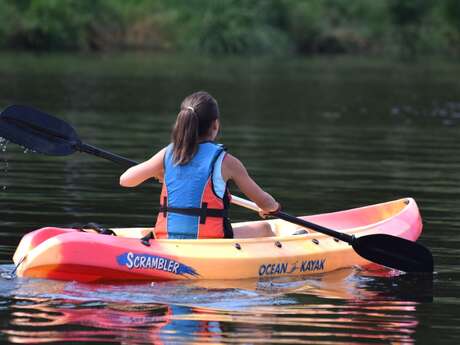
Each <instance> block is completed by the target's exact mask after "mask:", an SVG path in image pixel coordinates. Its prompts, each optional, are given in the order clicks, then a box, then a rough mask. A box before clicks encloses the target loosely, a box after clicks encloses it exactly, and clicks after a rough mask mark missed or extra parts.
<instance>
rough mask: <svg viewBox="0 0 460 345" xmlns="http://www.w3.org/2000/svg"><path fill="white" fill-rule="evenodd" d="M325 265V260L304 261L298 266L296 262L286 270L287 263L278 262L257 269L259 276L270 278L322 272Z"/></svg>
mask: <svg viewBox="0 0 460 345" xmlns="http://www.w3.org/2000/svg"><path fill="white" fill-rule="evenodd" d="M325 264H326V259H319V260H304V261H302V263H301V264H300V265H298V262H297V261H296V262H295V263H293V264H291V268H290V269H289V270H288V266H289V263H287V262H278V263H274V264H263V265H260V267H259V276H272V275H279V274H284V273H288V274H292V273H294V272H297V271H298V272H300V273H302V272H312V271H322V270H324V265H325Z"/></svg>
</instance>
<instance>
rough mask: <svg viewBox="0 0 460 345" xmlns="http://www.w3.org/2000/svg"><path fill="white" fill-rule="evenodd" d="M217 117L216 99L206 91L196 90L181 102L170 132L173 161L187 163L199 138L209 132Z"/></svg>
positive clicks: (196, 148) (195, 148)
mask: <svg viewBox="0 0 460 345" xmlns="http://www.w3.org/2000/svg"><path fill="white" fill-rule="evenodd" d="M218 118H219V106H218V104H217V101H216V100H215V99H214V98H213V97H212V96H211V95H210V94H209V93H207V92H205V91H198V92H195V93H192V94H191V95H190V96H187V97H186V98H185V99H184V100H183V101H182V103H181V106H180V111H179V114H178V115H177V119H176V123H175V124H174V128H173V130H172V134H171V140H172V143H173V161H174V163H176V164H187V163H188V162H190V161H191V160H192V158H193V156H194V155H195V153H196V151H197V150H198V144H199V139H200V138H203V137H204V136H206V135H207V134H208V133H209V130H210V128H211V126H212V123H213V122H214V121H215V120H217V119H218Z"/></svg>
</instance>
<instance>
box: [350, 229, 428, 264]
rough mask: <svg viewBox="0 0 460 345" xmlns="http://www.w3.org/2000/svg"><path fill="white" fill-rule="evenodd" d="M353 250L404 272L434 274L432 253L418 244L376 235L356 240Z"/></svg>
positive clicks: (398, 238) (366, 257) (368, 258)
mask: <svg viewBox="0 0 460 345" xmlns="http://www.w3.org/2000/svg"><path fill="white" fill-rule="evenodd" d="M352 246H353V249H354V250H355V251H356V252H357V253H358V254H359V255H361V256H362V257H363V258H365V259H367V260H369V261H372V262H375V263H378V264H380V265H383V266H386V267H390V268H394V269H397V270H400V271H404V272H413V273H415V272H420V273H432V272H433V256H432V254H431V252H430V251H429V250H428V249H427V248H425V247H424V246H422V245H421V244H418V243H416V242H412V241H409V240H406V239H403V238H400V237H395V236H390V235H385V234H376V235H368V236H362V237H358V238H356V239H355V240H354V241H353V243H352Z"/></svg>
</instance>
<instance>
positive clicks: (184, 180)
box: [155, 141, 233, 239]
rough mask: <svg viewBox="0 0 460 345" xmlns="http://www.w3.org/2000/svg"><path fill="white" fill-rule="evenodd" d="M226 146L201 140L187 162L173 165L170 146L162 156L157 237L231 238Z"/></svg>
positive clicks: (156, 227)
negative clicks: (225, 159) (162, 165)
mask: <svg viewBox="0 0 460 345" xmlns="http://www.w3.org/2000/svg"><path fill="white" fill-rule="evenodd" d="M225 155H226V152H225V148H224V147H223V146H222V145H220V144H217V143H214V142H210V141H208V142H203V143H200V144H199V146H198V150H197V152H196V153H195V155H194V157H193V158H192V160H191V161H190V162H188V163H187V164H183V165H181V164H175V163H174V160H173V145H172V144H170V145H169V146H168V147H167V149H166V152H165V157H164V181H163V189H162V192H161V197H160V204H161V207H160V212H159V214H158V217H157V223H156V225H155V234H156V237H157V238H170V239H172V238H175V239H198V238H232V237H233V231H232V229H231V225H230V221H229V219H228V208H229V204H230V194H229V192H228V189H227V184H226V182H225V181H224V179H223V177H222V169H221V166H222V161H223V159H224V158H225Z"/></svg>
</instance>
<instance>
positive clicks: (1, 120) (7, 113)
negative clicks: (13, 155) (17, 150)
mask: <svg viewBox="0 0 460 345" xmlns="http://www.w3.org/2000/svg"><path fill="white" fill-rule="evenodd" d="M0 137H3V138H5V139H7V140H9V141H11V142H13V143H15V144H18V145H21V146H23V147H25V148H27V149H30V150H33V151H35V152H39V153H44V154H48V155H53V156H66V155H70V154H72V153H74V152H75V151H76V149H75V147H76V145H79V143H80V139H79V138H78V135H77V133H76V132H75V130H74V129H73V128H72V127H71V126H70V125H69V124H67V123H66V122H64V121H62V120H60V119H58V118H56V117H54V116H52V115H49V114H46V113H43V112H41V111H39V110H36V109H33V108H30V107H25V106H21V105H12V106H9V107H8V108H6V109H5V110H4V111H2V113H1V114H0Z"/></svg>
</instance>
